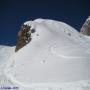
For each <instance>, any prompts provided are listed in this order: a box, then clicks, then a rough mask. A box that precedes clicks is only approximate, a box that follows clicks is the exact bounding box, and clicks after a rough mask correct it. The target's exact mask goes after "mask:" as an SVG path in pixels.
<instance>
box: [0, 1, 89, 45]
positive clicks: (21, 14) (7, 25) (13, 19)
mask: <svg viewBox="0 0 90 90" xmlns="http://www.w3.org/2000/svg"><path fill="white" fill-rule="evenodd" d="M89 15H90V1H89V0H0V44H2V45H15V44H16V36H17V32H18V31H19V29H20V26H21V24H22V23H23V22H25V21H28V20H33V19H36V18H48V19H54V20H58V21H63V22H66V23H67V24H69V25H71V26H73V27H74V28H76V29H77V30H79V29H80V28H81V26H82V24H83V23H84V21H85V19H86V18H87V17H88V16H89Z"/></svg>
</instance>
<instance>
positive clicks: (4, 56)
mask: <svg viewBox="0 0 90 90" xmlns="http://www.w3.org/2000/svg"><path fill="white" fill-rule="evenodd" d="M14 51H15V47H10V46H4V45H1V46H0V65H1V64H2V63H4V62H6V61H7V60H8V59H9V57H10V56H11V55H12V54H13V53H14Z"/></svg>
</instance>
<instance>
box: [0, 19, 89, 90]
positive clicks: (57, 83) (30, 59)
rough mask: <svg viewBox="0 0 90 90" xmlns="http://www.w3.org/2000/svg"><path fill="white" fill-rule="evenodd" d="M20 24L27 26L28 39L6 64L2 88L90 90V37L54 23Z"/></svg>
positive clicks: (67, 26)
mask: <svg viewBox="0 0 90 90" xmlns="http://www.w3.org/2000/svg"><path fill="white" fill-rule="evenodd" d="M23 25H24V26H29V27H30V29H29V31H28V34H30V35H29V37H28V38H31V39H30V40H29V39H27V41H28V40H29V42H28V43H26V44H25V45H23V47H22V46H21V47H19V49H18V52H16V53H14V54H13V55H12V56H11V57H10V58H9V59H8V60H7V62H6V63H5V67H4V69H3V71H2V74H1V75H2V76H4V80H3V79H1V81H2V82H3V83H2V85H4V86H5V85H7V84H8V83H10V85H15V86H18V87H19V89H20V90H32V89H34V90H37V89H38V90H90V37H88V36H87V37H86V36H84V35H83V34H81V33H79V32H78V31H77V30H75V29H74V28H73V27H71V26H69V25H67V24H65V23H63V22H59V21H55V20H49V19H36V20H34V21H27V22H25V23H24V24H23ZM22 30H25V28H24V29H22ZM32 30H34V32H32ZM25 35H26V34H25ZM19 40H21V37H19ZM22 40H23V39H22ZM25 40H26V39H25ZM23 41H24V40H23ZM18 43H19V41H18ZM18 45H19V44H18ZM16 48H17V47H16ZM10 51H11V50H10ZM7 56H8V55H7ZM5 82H7V83H5ZM4 83H5V84H4Z"/></svg>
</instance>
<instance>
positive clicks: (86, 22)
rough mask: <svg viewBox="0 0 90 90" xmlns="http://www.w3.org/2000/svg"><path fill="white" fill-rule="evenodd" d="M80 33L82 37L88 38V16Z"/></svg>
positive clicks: (89, 30)
mask: <svg viewBox="0 0 90 90" xmlns="http://www.w3.org/2000/svg"><path fill="white" fill-rule="evenodd" d="M80 32H81V33H82V34H84V35H87V36H90V16H89V17H88V19H87V20H86V21H85V23H84V24H83V26H82V28H81V30H80Z"/></svg>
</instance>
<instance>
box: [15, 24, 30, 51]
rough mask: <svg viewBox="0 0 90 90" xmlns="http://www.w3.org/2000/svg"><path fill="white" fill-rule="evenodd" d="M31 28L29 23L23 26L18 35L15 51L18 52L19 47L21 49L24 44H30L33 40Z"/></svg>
mask: <svg viewBox="0 0 90 90" xmlns="http://www.w3.org/2000/svg"><path fill="white" fill-rule="evenodd" d="M30 28H31V26H28V25H22V26H21V29H20V31H19V32H18V35H17V42H16V49H15V52H17V51H18V50H19V49H21V48H22V47H23V46H25V45H26V44H28V43H29V42H30V41H31V32H30Z"/></svg>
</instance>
